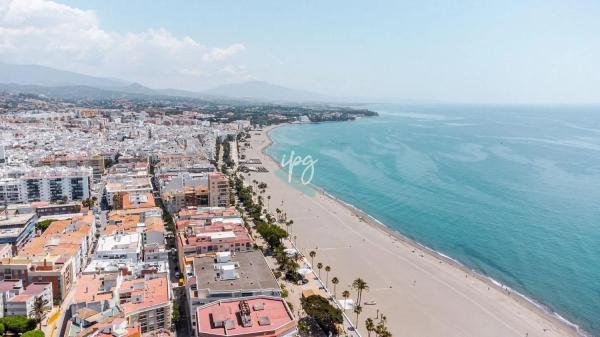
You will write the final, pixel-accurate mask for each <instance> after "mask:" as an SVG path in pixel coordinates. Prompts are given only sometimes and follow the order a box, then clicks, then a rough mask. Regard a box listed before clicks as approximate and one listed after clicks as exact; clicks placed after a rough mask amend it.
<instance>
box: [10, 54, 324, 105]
mask: <svg viewBox="0 0 600 337" xmlns="http://www.w3.org/2000/svg"><path fill="white" fill-rule="evenodd" d="M0 90H4V91H9V92H22V93H33V94H39V95H46V96H50V97H61V98H71V99H72V98H94V99H99V98H118V97H132V96H178V97H186V98H197V99H215V98H224V99H241V100H260V101H285V102H324V101H327V99H328V98H327V97H326V96H324V95H320V94H317V93H313V92H309V91H304V90H296V89H291V88H287V87H284V86H280V85H275V84H271V83H268V82H264V81H249V82H243V83H232V84H225V85H221V86H218V87H215V88H212V89H208V90H205V91H201V92H194V91H186V90H179V89H152V88H148V87H146V86H144V85H142V84H139V83H135V82H133V83H132V82H128V81H126V80H122V79H114V78H106V77H96V76H89V75H84V74H80V73H76V72H72V71H67V70H59V69H55V68H51V67H46V66H40V65H20V64H7V63H0Z"/></svg>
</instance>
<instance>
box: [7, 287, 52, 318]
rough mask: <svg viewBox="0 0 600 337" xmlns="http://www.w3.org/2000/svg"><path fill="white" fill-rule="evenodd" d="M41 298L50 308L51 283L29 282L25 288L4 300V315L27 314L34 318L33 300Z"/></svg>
mask: <svg viewBox="0 0 600 337" xmlns="http://www.w3.org/2000/svg"><path fill="white" fill-rule="evenodd" d="M38 298H41V299H42V300H43V301H45V302H46V303H47V304H46V307H47V308H51V307H52V303H53V296H52V284H51V283H48V282H36V283H32V284H29V285H28V286H27V287H25V290H24V291H23V292H21V293H19V294H18V295H16V296H13V297H11V298H10V299H9V300H7V301H6V308H5V310H6V316H17V315H21V316H27V317H29V318H35V316H34V312H33V308H34V304H35V301H36V300H37V299H38Z"/></svg>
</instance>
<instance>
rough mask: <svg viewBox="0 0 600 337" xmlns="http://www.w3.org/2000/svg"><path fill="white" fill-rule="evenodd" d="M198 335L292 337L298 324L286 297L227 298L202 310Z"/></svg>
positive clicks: (215, 336)
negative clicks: (286, 301)
mask: <svg viewBox="0 0 600 337" xmlns="http://www.w3.org/2000/svg"><path fill="white" fill-rule="evenodd" d="M195 314H196V320H197V322H198V325H197V328H196V331H195V332H196V336H198V337H224V336H231V335H232V332H233V331H235V332H234V333H233V334H235V336H236V337H292V336H295V335H296V334H297V332H298V322H297V321H296V319H295V318H294V315H293V313H292V311H291V310H290V308H289V307H288V305H287V304H286V303H285V301H284V300H283V299H282V298H278V297H271V296H254V297H248V298H244V299H227V300H219V301H216V302H212V303H209V304H206V305H203V306H200V307H198V309H197V310H196V312H195Z"/></svg>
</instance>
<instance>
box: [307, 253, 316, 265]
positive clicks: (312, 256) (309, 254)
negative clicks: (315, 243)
mask: <svg viewBox="0 0 600 337" xmlns="http://www.w3.org/2000/svg"><path fill="white" fill-rule="evenodd" d="M308 256H310V265H311V266H314V265H315V264H314V262H315V256H317V252H315V251H314V250H311V251H310V253H308Z"/></svg>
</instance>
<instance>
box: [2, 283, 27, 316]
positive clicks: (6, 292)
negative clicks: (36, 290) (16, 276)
mask: <svg viewBox="0 0 600 337" xmlns="http://www.w3.org/2000/svg"><path fill="white" fill-rule="evenodd" d="M24 289H25V287H24V286H23V280H0V318H2V317H6V315H7V309H6V302H8V301H9V300H10V299H12V298H13V297H15V296H17V295H19V294H20V293H22V292H23V290H24Z"/></svg>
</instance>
